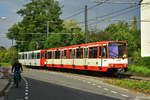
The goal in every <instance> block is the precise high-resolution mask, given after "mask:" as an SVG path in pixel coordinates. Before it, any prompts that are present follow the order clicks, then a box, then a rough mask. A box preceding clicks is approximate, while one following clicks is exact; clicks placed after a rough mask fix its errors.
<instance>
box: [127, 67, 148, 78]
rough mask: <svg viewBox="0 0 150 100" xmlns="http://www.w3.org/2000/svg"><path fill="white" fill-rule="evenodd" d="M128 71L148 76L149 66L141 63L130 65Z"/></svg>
mask: <svg viewBox="0 0 150 100" xmlns="http://www.w3.org/2000/svg"><path fill="white" fill-rule="evenodd" d="M128 72H130V73H132V74H136V75H142V76H150V68H148V67H147V66H142V65H141V66H140V65H130V66H129V70H128Z"/></svg>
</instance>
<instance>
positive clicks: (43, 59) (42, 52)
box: [40, 50, 47, 67]
mask: <svg viewBox="0 0 150 100" xmlns="http://www.w3.org/2000/svg"><path fill="white" fill-rule="evenodd" d="M46 60H47V52H46V50H41V59H40V66H41V67H44V65H45V63H46Z"/></svg>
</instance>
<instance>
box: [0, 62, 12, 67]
mask: <svg viewBox="0 0 150 100" xmlns="http://www.w3.org/2000/svg"><path fill="white" fill-rule="evenodd" d="M0 66H2V67H11V64H10V63H0Z"/></svg>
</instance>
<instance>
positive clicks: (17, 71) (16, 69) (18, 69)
mask: <svg viewBox="0 0 150 100" xmlns="http://www.w3.org/2000/svg"><path fill="white" fill-rule="evenodd" d="M11 71H12V72H13V73H14V80H15V75H16V74H18V77H19V81H21V72H22V71H23V68H22V65H21V64H20V63H19V61H18V60H17V61H16V62H15V63H14V64H13V65H12V69H11Z"/></svg>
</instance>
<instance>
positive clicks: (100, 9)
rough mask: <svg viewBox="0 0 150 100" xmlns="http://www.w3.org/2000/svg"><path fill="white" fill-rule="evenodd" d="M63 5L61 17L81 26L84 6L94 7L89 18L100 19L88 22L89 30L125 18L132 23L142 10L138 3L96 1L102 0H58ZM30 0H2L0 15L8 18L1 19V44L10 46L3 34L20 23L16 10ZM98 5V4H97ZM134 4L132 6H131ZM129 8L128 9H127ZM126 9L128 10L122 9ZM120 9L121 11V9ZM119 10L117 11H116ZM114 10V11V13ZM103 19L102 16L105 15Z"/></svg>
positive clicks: (134, 0)
mask: <svg viewBox="0 0 150 100" xmlns="http://www.w3.org/2000/svg"><path fill="white" fill-rule="evenodd" d="M57 1H59V3H60V6H62V15H61V18H62V19H64V20H76V21H78V22H81V24H79V26H81V27H83V26H84V24H83V23H82V22H84V7H85V5H87V6H88V8H91V7H93V8H92V9H89V10H88V20H90V19H98V21H97V20H95V21H93V22H90V21H89V22H88V24H89V25H88V28H89V30H92V29H98V30H103V29H105V28H106V27H107V26H108V25H110V24H112V23H116V22H117V20H124V21H127V22H129V23H130V20H131V19H132V17H133V16H136V17H137V18H138V19H139V18H140V10H139V7H138V6H136V5H131V4H106V3H105V4H102V5H97V4H98V3H96V2H95V1H102V0H57ZM110 1H114V2H117V1H119V2H131V1H132V2H139V1H140V0H110ZM28 2H29V0H0V17H6V19H0V46H4V47H6V48H9V47H10V46H11V45H12V43H11V40H9V39H7V38H6V37H4V36H3V35H5V34H6V33H7V32H8V29H9V28H10V27H11V26H12V25H13V24H15V23H18V22H19V21H21V20H22V18H21V17H20V16H19V15H17V14H16V12H17V11H18V10H19V9H21V8H23V7H24V6H23V5H25V4H26V3H28ZM95 5H97V6H95ZM131 6H132V7H131ZM126 8H127V9H126ZM122 9H126V10H122ZM119 10H120V11H119ZM116 11H117V12H116ZM78 12H81V13H80V14H78V15H77V16H74V17H72V15H74V14H76V13H78ZM113 12H114V13H113ZM104 15H105V17H103V19H107V20H105V21H104V20H103V21H102V18H101V16H104Z"/></svg>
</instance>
